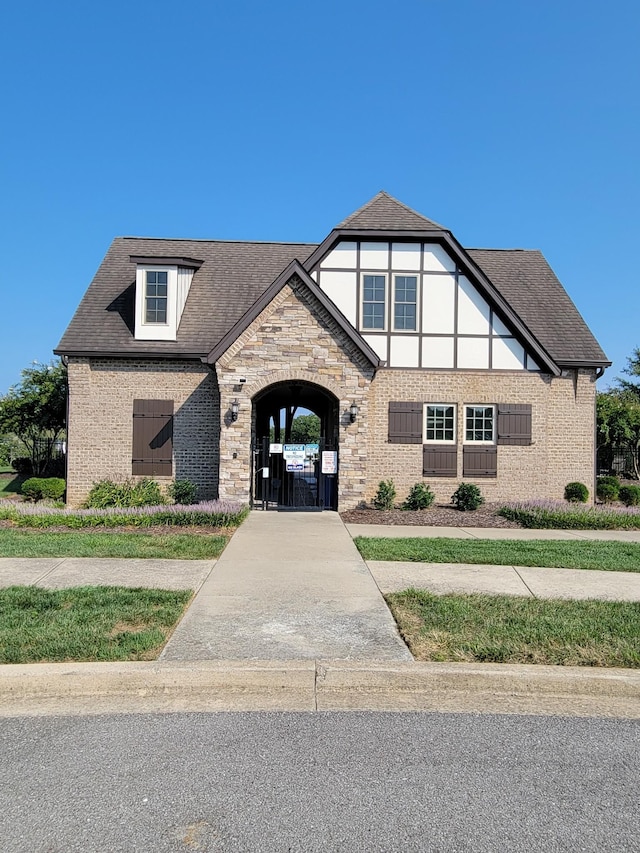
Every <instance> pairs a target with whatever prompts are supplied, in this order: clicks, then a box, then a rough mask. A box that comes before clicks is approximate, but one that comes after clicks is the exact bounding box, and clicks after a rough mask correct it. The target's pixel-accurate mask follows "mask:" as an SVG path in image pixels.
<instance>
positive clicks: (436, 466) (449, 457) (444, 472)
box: [422, 444, 458, 477]
mask: <svg viewBox="0 0 640 853" xmlns="http://www.w3.org/2000/svg"><path fill="white" fill-rule="evenodd" d="M422 476H423V477H457V476H458V448H457V447H447V446H443V445H441V444H437V445H433V446H431V445H428V444H425V445H424V447H423V448H422Z"/></svg>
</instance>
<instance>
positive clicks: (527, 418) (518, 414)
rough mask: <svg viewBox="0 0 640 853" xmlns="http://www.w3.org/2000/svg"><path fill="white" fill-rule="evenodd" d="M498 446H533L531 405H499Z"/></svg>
mask: <svg viewBox="0 0 640 853" xmlns="http://www.w3.org/2000/svg"><path fill="white" fill-rule="evenodd" d="M498 444H512V445H513V444H515V445H527V444H531V406H530V404H529V403H498Z"/></svg>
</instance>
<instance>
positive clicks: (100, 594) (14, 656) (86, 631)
mask: <svg viewBox="0 0 640 853" xmlns="http://www.w3.org/2000/svg"><path fill="white" fill-rule="evenodd" d="M192 594H193V593H192V592H191V591H179V592H174V591H168V590H161V589H127V588H124V587H89V586H86V587H75V588H73V589H62V590H49V589H40V588H38V587H33V586H29V587H24V586H13V587H8V588H7V589H0V663H35V662H37V661H125V660H155V658H156V657H157V656H158V654H159V652H160V650H161V649H162V647H163V645H164V643H165V642H166V639H167V637H168V635H169V632H170V631H171V629H172V628H173V626H174V625H175V624H176V622H177V621H178V619H179V618H180V616H181V615H182V613H183V611H184V609H185V607H186V605H187V603H188V602H189V599H190V598H191V596H192Z"/></svg>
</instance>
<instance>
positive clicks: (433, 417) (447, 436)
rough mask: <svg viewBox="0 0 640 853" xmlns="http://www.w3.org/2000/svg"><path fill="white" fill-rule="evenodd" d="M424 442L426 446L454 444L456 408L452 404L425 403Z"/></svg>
mask: <svg viewBox="0 0 640 853" xmlns="http://www.w3.org/2000/svg"><path fill="white" fill-rule="evenodd" d="M424 440H425V443H427V444H455V443H456V406H455V405H454V404H453V403H426V404H425V409H424Z"/></svg>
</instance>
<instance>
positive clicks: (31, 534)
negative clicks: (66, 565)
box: [0, 528, 229, 560]
mask: <svg viewBox="0 0 640 853" xmlns="http://www.w3.org/2000/svg"><path fill="white" fill-rule="evenodd" d="M182 529H183V530H184V528H182ZM228 541H229V540H228V538H227V537H226V536H220V535H215V534H196V533H166V534H165V533H161V534H151V533H115V532H113V533H111V532H109V533H93V532H79V531H73V532H71V531H70V532H68V533H67V532H64V533H51V532H49V531H46V530H45V531H40V530H13V529H6V530H0V556H2V557H127V558H128V557H139V558H145V557H148V558H154V559H156V558H159V559H163V558H164V559H167V560H169V559H170V560H210V559H213V558H214V557H219V556H220V554H221V553H222V552H223V551H224V548H225V546H226V544H227V542H228Z"/></svg>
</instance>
